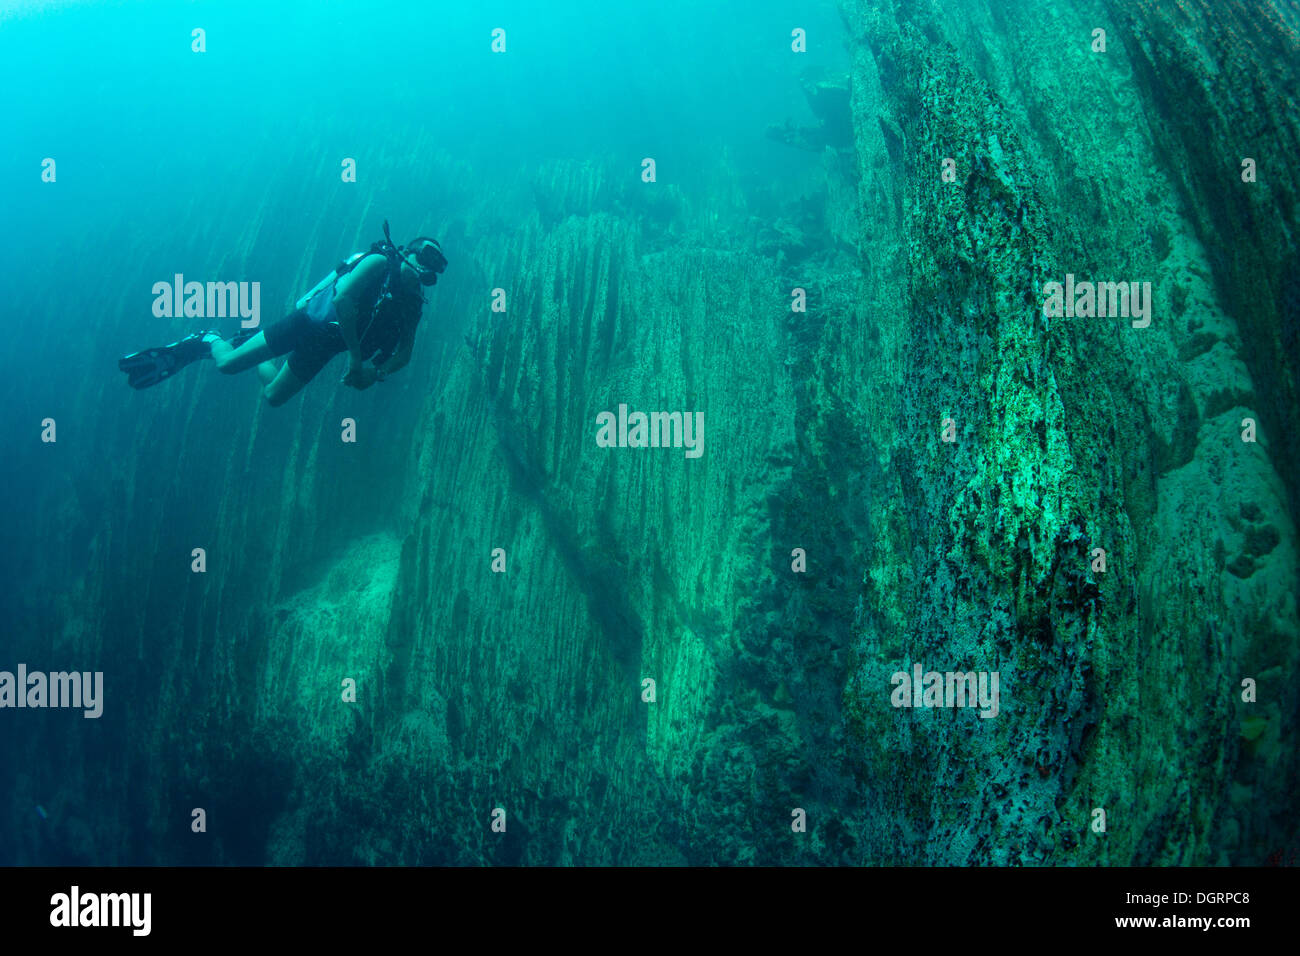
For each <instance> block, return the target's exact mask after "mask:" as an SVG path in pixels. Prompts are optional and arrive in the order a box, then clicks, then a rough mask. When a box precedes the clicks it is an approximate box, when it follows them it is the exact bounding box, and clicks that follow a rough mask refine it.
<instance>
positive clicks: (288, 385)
mask: <svg viewBox="0 0 1300 956" xmlns="http://www.w3.org/2000/svg"><path fill="white" fill-rule="evenodd" d="M446 268H447V258H446V256H444V255H443V254H442V247H441V246H440V245H439V244H438V241H437V240H436V239H430V238H428V237H427V236H418V237H416V238H415V239H412V240H411V241H410V242H409V243H407V244H406V245H404V246H395V245H394V244H393V241H392V238H391V237H390V236H389V233H388V223H387V221H385V222H384V238H383V240H382V241H380V242H376V243H374V244H373V245H371V247H370V249H369V251H367V252H358V253H356V254H355V255H353V256H351V257H349V258H348V259H347V260H346V261H344V262H340V263H339V264H338V265H337V266H335V267H334V271H333V272H331V273H330V274H329V275H327V276H326V277H325V278H324V279H322V280H321V281H320V282H318V283H316V286H315V287H314V288H313V289H312V290H311V291H310V292H308V293H307V294H306V295H304V296H303V297H302V298H301V299H299V300H298V302H297V304H296V307H295V309H294V311H293V312H291V313H289V315H288V317H286V318H284V319H282V320H281V321H279V322H276V323H275V324H273V325H271V326H269V327H268V328H267V329H266V330H265V331H260V330H253V329H247V330H244V331H241V332H240V333H238V334H237V335H235V336H233V337H232V338H231V339H230V340H226V339H225V338H223V337H222V336H221V335H220V333H218V332H215V331H207V332H196V333H194V334H193V335H189V336H187V337H185V338H183V339H181V340H180V341H179V342H173V343H172V344H171V345H165V346H161V347H159V348H153V349H145V350H143V351H141V352H135V353H133V354H131V355H128V356H126V357H125V358H122V359H119V360H118V363H117V367H118V368H120V369H121V370H122V371H123V372H126V373H127V376H128V378H127V384H128V385H130V386H131V387H132V388H137V389H139V388H149V387H150V386H152V385H157V384H158V383H159V382H162V381H164V380H166V379H168V378H170V377H171V376H172V375H174V374H175V373H176V372H177V371H178V370H180V369H182V368H184V367H185V366H187V365H189V364H191V363H193V362H196V361H199V360H200V359H207V358H211V359H214V360H215V361H216V366H217V371H219V372H222V373H224V374H226V375H234V374H235V373H237V372H243V371H246V370H247V369H250V368H253V367H254V366H256V367H257V374H258V376H259V377H260V378H261V380H262V385H263V389H262V394H263V396H265V398H266V400H267V402H268V403H270V404H271V405H273V406H280V405H283V404H284V403H285V402H287V401H288V400H289V399H290V398H292V397H293V396H294V395H296V394H298V392H299V391H300V390H301V389H302V387H303V386H304V385H306V384H307V383H308V382H310V381H311V380H312V378H313V377H314V376H315V375H316V374H317V373H318V372H319V371H320V370H321V369H323V368H324V367H325V366H326V365H327V364H328V363H329V361H330V359H332V358H333V357H334V356H335V355H338V354H339V353H340V352H347V353H348V354H349V356H350V364H349V367H348V372H347V374H346V375H345V376H344V377H343V381H342V383H341V384H343V385H350V386H351V387H353V388H355V389H359V390H364V389H367V388H369V387H370V386H371V385H374V384H375V382H382V381H383V380H384V379H385V378H387V377H388V376H389V375H392V374H393V373H394V372H396V371H397V370H398V369H400V368H402V367H403V366H404V365H406V363H407V362H408V361H410V358H411V348H412V346H413V345H414V344H415V331H416V327H417V325H418V324H419V322H420V315H421V311H422V308H423V306H424V302H425V299H424V296H423V295H422V294H421V292H420V288H421V286H431V285H433V284H435V283H436V282H437V281H438V276H439V275H440V274H441V273H442V272H443V270H445V269H446ZM281 355H288V356H289V357H288V359H287V360H286V361H285V363H284V365H283V366H281V367H280V368H277V367H276V365H275V363H274V362H273V361H271V359H273V358H277V357H279V356H281ZM367 360H372V362H371V364H369V365H367V364H366V362H367Z"/></svg>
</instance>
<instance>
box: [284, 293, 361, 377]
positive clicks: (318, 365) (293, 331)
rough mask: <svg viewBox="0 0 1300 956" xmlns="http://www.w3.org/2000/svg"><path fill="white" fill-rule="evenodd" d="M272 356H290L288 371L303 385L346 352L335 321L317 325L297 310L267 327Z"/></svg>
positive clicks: (344, 343)
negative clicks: (302, 382)
mask: <svg viewBox="0 0 1300 956" xmlns="http://www.w3.org/2000/svg"><path fill="white" fill-rule="evenodd" d="M263 334H264V335H265V336H266V344H267V345H269V346H270V347H271V354H272V355H284V354H286V353H288V355H289V369H290V371H292V372H293V374H294V375H296V376H297V377H298V378H299V379H301V380H302V381H304V382H308V381H311V379H312V378H313V377H315V375H316V373H317V372H319V371H320V370H321V369H323V368H324V367H325V366H326V365H328V364H329V361H330V359H332V358H333V357H334V356H336V355H338V354H339V353H340V352H346V351H347V349H348V346H347V343H346V342H344V341H343V333H342V332H340V331H339V327H338V326H337V325H335V324H334V323H333V322H318V321H317V320H316V319H313V318H312V317H311V316H310V315H308V314H307V310H306V309H297V310H295V311H293V312H290V313H289V315H288V316H287V317H286V318H284V319H281V320H280V321H279V322H276V323H275V324H274V325H271V326H268V327H267V329H266V330H265V332H264V333H263Z"/></svg>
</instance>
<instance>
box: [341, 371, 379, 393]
mask: <svg viewBox="0 0 1300 956" xmlns="http://www.w3.org/2000/svg"><path fill="white" fill-rule="evenodd" d="M378 380H379V372H378V371H377V370H376V369H375V367H374V366H373V365H358V366H356V367H355V368H350V369H348V374H347V375H345V376H343V384H344V385H351V386H352V387H353V388H355V389H356V390H357V391H359V392H364V391H365V390H366V389H368V388H369V387H370V386H371V385H374V384H375V382H377V381H378Z"/></svg>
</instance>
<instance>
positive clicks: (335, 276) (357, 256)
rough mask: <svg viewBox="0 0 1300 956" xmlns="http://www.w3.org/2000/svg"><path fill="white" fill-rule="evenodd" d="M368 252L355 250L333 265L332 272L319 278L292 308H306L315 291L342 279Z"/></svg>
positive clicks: (314, 295)
mask: <svg viewBox="0 0 1300 956" xmlns="http://www.w3.org/2000/svg"><path fill="white" fill-rule="evenodd" d="M369 254H370V253H368V252H357V253H354V254H353V255H351V256H349V257H348V258H347V259H345V260H344V261H343V262H340V263H339V264H338V265H336V266H335V267H334V271H333V272H331V273H330V274H329V275H327V276H326V277H325V278H323V279H321V280H320V282H317V283H316V284H315V285H314V286H312V287H311V291H310V292H307V293H306V294H305V295H304V296H303V297H302V298H301V299H299V300H298V301H297V302H296V303H295V304H294V308H296V309H303V308H306V306H307V303H308V302H310V301H311V300H312V299H314V298H315V297H316V293H318V292H320V291H321V290H322V289H325V288H328V287H332V286H333V285H334V284H335V283H336V282H338V281H339V279H342V278H343V277H344V276H345V275H347V274H348V273H349V272H351V271H352V267H353V266H355V265H356V264H357V263H358V262H360V261H361V259H362V258H363V257H365V256H368V255H369Z"/></svg>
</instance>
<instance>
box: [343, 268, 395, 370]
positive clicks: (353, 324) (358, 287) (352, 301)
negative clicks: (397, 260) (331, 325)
mask: <svg viewBox="0 0 1300 956" xmlns="http://www.w3.org/2000/svg"><path fill="white" fill-rule="evenodd" d="M386 268H388V261H387V260H386V259H385V258H384V257H383V256H366V257H365V258H364V259H362V260H361V261H360V262H359V263H357V265H356V267H355V268H354V269H353V270H352V271H351V272H349V273H348V274H347V275H345V276H344V277H343V278H342V279H340V280H339V283H338V285H337V286H336V287H335V290H334V310H335V312H337V313H338V317H339V332H341V333H342V334H343V342H344V344H345V345H347V347H348V355H349V356H350V357H351V359H352V364H351V368H350V370H349V374H351V373H352V372H354V371H356V370H357V369H358V368H360V367H361V364H362V362H364V361H365V357H364V356H362V354H361V334H360V332H358V331H357V320H358V319H359V318H360V317H361V300H362V295H363V293H364V292H365V290H366V289H368V288H372V287H373V286H374V285H376V284H378V283H379V282H381V281H383V274H384V270H385V269H386Z"/></svg>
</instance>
